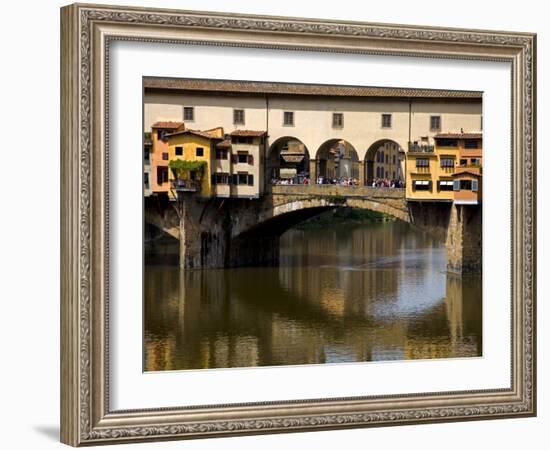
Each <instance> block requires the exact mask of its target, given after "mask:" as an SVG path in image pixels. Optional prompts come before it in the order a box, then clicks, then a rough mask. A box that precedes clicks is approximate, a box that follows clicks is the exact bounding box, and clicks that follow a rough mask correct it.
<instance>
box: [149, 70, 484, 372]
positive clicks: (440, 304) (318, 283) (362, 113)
mask: <svg viewBox="0 0 550 450" xmlns="http://www.w3.org/2000/svg"><path fill="white" fill-rule="evenodd" d="M482 129H483V92H479V91H463V90H452V89H449V90H443V89H425V88H409V87H399V86H393V87H379V86H378V87H373V86H354V85H326V84H305V83H281V82H265V81H261V82H260V81H247V80H221V79H192V78H165V77H152V76H144V77H143V220H144V223H143V263H144V265H143V327H144V329H143V336H144V342H143V370H144V371H146V372H149V371H150V372H153V371H169V370H197V369H224V368H244V367H256V366H284V365H303V364H335V363H363V362H370V361H377V362H379V361H395V360H421V359H440V358H473V357H482V356H483V327H482V323H483V320H482V319H483V318H482V310H483V308H482V304H483V295H482V281H481V280H482V257H481V256H482V215H483V213H482V208H483V194H482V178H483V132H482Z"/></svg>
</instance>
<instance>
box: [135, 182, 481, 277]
mask: <svg viewBox="0 0 550 450" xmlns="http://www.w3.org/2000/svg"><path fill="white" fill-rule="evenodd" d="M344 194H345V195H344ZM186 201H187V208H186V217H185V224H186V228H185V246H184V248H185V250H182V251H183V252H184V253H185V256H184V258H185V261H184V266H185V267H186V268H189V269H192V268H207V267H208V268H223V267H235V266H242V265H275V264H277V263H278V257H279V255H278V249H279V236H280V235H281V234H282V233H283V232H284V231H286V230H287V229H288V228H290V227H292V226H293V225H295V224H297V223H299V222H301V221H303V220H305V219H307V218H309V217H313V216H314V215H316V214H319V213H320V212H323V211H327V210H330V209H331V208H338V207H343V206H346V207H354V208H363V209H370V210H373V211H378V212H382V213H385V214H390V215H392V216H394V217H397V218H398V219H400V220H403V221H406V222H409V223H411V224H413V225H414V226H416V227H418V228H419V229H421V230H422V231H424V232H427V233H429V234H430V235H432V236H433V237H434V238H436V239H438V240H440V241H441V242H444V243H445V246H446V249H447V260H448V269H449V270H450V271H453V272H476V271H480V270H481V215H482V214H481V206H464V205H460V206H456V205H454V204H452V203H436V202H408V203H407V202H406V201H405V198H404V192H403V189H388V188H369V187H357V188H355V187H345V186H334V185H327V186H316V185H313V186H307V185H306V186H303V185H291V186H273V190H272V194H271V195H265V196H263V197H262V198H261V199H231V198H230V199H219V198H212V199H210V200H200V199H197V198H194V197H190V198H189V199H187V200H186ZM145 214H146V221H147V222H148V223H151V224H153V225H155V226H158V227H159V228H161V229H163V230H164V231H165V232H166V233H168V234H170V235H172V236H174V237H176V238H179V229H178V224H179V218H178V215H177V214H176V209H175V208H174V203H165V204H164V205H163V206H162V207H159V205H158V204H153V203H152V202H149V206H148V204H147V203H146V210H145Z"/></svg>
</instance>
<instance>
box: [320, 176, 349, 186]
mask: <svg viewBox="0 0 550 450" xmlns="http://www.w3.org/2000/svg"><path fill="white" fill-rule="evenodd" d="M317 184H338V185H340V186H359V180H357V178H347V177H340V178H330V177H321V176H320V177H317Z"/></svg>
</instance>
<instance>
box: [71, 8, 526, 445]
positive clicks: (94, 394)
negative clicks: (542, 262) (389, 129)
mask: <svg viewBox="0 0 550 450" xmlns="http://www.w3.org/2000/svg"><path fill="white" fill-rule="evenodd" d="M101 24H107V25H113V24H115V25H117V26H122V29H128V30H129V29H131V27H134V26H139V27H141V28H143V27H149V28H151V29H153V28H155V27H160V28H162V27H164V28H165V27H170V28H175V29H178V28H179V29H182V30H186V31H187V30H193V29H197V30H201V32H203V34H204V33H206V34H207V33H208V32H209V31H211V32H212V31H213V30H223V32H224V34H223V36H222V39H221V40H220V39H213V40H212V41H209V40H208V39H205V38H204V37H202V38H200V39H199V40H196V41H195V40H193V39H189V38H188V39H168V38H159V37H154V36H149V35H147V34H146V33H145V34H144V33H143V32H142V31H139V32H137V33H129V34H128V35H124V34H120V33H117V35H116V36H110V35H109V34H108V33H105V36H104V41H94V39H95V38H97V34H100V33H99V32H98V31H97V30H95V28H94V27H97V26H98V25H101ZM231 31H235V32H236V33H237V34H236V35H235V38H232V37H231V33H230V32H231ZM243 32H251V33H252V32H254V33H256V34H261V33H268V34H269V36H278V35H279V36H281V38H282V37H283V36H285V35H286V36H300V35H303V36H307V37H308V41H309V42H315V38H316V37H322V38H323V40H322V42H323V45H316V44H315V43H313V44H298V45H290V44H284V43H282V44H275V43H273V42H272V43H266V42H264V41H261V40H258V41H257V42H255V41H254V39H253V35H252V34H251V37H250V40H245V39H242V33H243ZM212 36H213V37H214V34H212ZM327 37H330V38H331V39H335V45H334V46H332V47H331V46H330V45H328V46H327V45H326V38H327ZM112 39H132V40H138V41H145V42H152V41H158V42H179V43H182V42H187V43H197V42H200V43H201V44H203V45H204V44H211V45H229V46H239V47H259V48H284V49H294V50H315V51H332V52H358V53H370V54H372V53H378V54H385V55H401V54H404V55H408V56H411V55H412V56H418V57H444V58H461V59H473V60H476V59H478V60H479V59H481V60H499V61H510V62H511V63H512V66H513V69H512V72H513V86H512V92H513V98H515V101H516V102H517V103H515V104H514V105H513V108H512V109H513V118H512V142H513V145H512V147H513V148H512V151H513V172H514V173H513V178H512V179H513V180H514V183H513V184H514V186H513V188H512V190H513V199H515V200H513V203H514V201H515V202H516V203H514V207H515V208H514V213H513V220H512V226H513V230H514V231H513V248H515V249H516V250H518V249H519V250H520V254H518V252H517V251H516V254H515V255H513V261H514V266H513V267H512V272H513V273H512V274H513V277H512V278H513V280H515V281H516V283H515V285H513V286H512V288H513V290H512V292H513V297H514V300H513V302H512V304H513V320H514V324H513V336H514V339H513V340H514V342H513V346H512V348H513V352H512V353H513V356H512V375H513V376H512V378H513V380H514V381H513V383H512V384H513V387H512V389H510V390H509V391H508V390H493V391H477V392H473V391H471V392H467V393H426V394H423V395H419V394H414V395H413V394H411V395H405V396H386V397H383V398H381V397H372V398H364V397H363V398H359V397H353V398H351V399H332V400H327V399H324V400H323V399H319V400H311V401H305V402H304V401H290V402H273V403H257V404H253V405H237V406H242V407H243V408H245V409H246V407H249V409H250V410H252V409H253V408H254V406H257V407H258V408H259V409H260V413H261V412H262V411H263V410H265V411H266V415H262V414H260V415H259V416H258V414H252V415H250V416H249V417H248V418H247V417H246V414H247V413H246V412H245V417H241V416H238V417H237V416H235V417H229V418H226V416H224V415H223V414H221V415H220V417H219V418H215V417H213V418H212V419H210V420H193V417H194V416H193V417H191V418H190V419H188V418H186V416H184V414H185V411H186V410H189V411H191V412H193V408H178V409H175V410H152V411H138V412H111V411H109V408H108V365H107V357H106V354H107V353H108V348H105V347H108V340H107V333H106V332H105V327H106V324H107V322H108V302H106V300H105V299H106V298H107V295H106V292H107V289H106V286H108V270H105V267H102V268H97V267H95V266H94V265H97V264H101V260H98V259H96V256H97V255H100V256H101V257H102V258H103V263H104V264H106V261H107V260H106V256H105V255H106V254H107V253H108V242H107V240H106V238H105V239H104V240H103V241H102V242H101V236H102V234H101V230H102V228H101V227H102V226H108V223H107V221H108V215H107V216H106V215H105V211H104V210H103V214H99V215H98V214H97V211H98V210H97V209H96V208H97V204H98V203H99V207H100V208H108V196H105V198H103V200H102V201H99V200H98V198H97V196H98V192H97V190H98V183H99V182H100V181H101V180H103V182H104V183H108V179H107V178H106V174H103V178H101V177H99V175H98V173H97V172H98V170H99V171H100V170H101V165H97V163H94V161H93V159H94V156H93V152H94V151H96V149H97V146H96V144H97V143H94V132H95V131H94V130H95V127H98V122H97V120H96V118H97V117H100V118H101V119H102V120H104V123H105V128H106V132H108V120H107V119H108V116H106V114H107V113H108V112H105V116H96V115H94V114H98V111H95V110H94V108H96V106H95V103H94V94H95V95H98V94H97V92H95V91H96V90H97V89H98V87H99V84H98V81H97V80H96V74H97V71H96V70H97V67H94V63H95V64H97V58H96V57H95V56H94V51H98V50H100V54H101V55H102V56H103V57H104V58H105V59H104V61H105V62H106V63H107V62H108V55H109V53H108V49H109V42H110V41H111V40H112ZM336 39H340V41H338V42H337V41H336ZM342 39H348V40H349V39H367V40H368V43H367V45H366V46H364V47H361V46H358V47H357V48H354V47H353V46H351V45H348V46H347V47H346V45H347V44H346V45H343V43H349V42H351V41H345V40H344V41H342ZM97 42H102V43H103V45H104V48H103V49H98V48H97ZM319 42H321V41H319ZM379 42H387V43H389V44H391V45H389V46H386V47H384V46H382V45H380V44H378V43H379ZM401 46H403V48H404V49H403V50H401ZM94 47H95V48H94ZM101 50H102V51H101ZM535 56H536V37H535V35H533V34H527V33H508V32H491V31H482V30H458V29H456V30H455V29H440V28H427V27H423V28H421V27H412V26H401V25H381V24H368V23H358V22H352V23H337V22H330V21H320V20H312V19H294V18H278V17H260V16H246V15H234V14H214V13H198V12H189V11H170V10H144V9H139V8H127V7H124V8H122V7H110V6H92V5H71V6H68V7H65V8H63V9H62V80H61V85H62V96H63V98H62V203H65V204H66V206H65V207H64V209H63V210H62V240H64V241H65V243H64V244H62V274H63V275H62V276H63V277H66V278H67V279H65V280H62V341H61V345H62V420H61V421H62V424H61V425H62V441H63V442H65V443H68V444H71V445H75V446H78V445H85V444H103V443H116V442H127V441H136V440H144V439H160V438H172V439H175V438H191V437H204V436H228V435H235V434H253V433H266V432H281V431H286V432H290V431H306V430H309V431H310V430H322V429H328V428H342V427H360V426H373V425H387V424H410V423H425V422H439V421H448V420H468V419H470V420H471V419H481V418H499V417H519V416H532V415H534V414H535V411H536V397H535V378H536V370H535V369H536V367H535V355H536V353H535V276H536V272H535V259H536V258H535V225H536V212H535V195H536V192H535V179H536V176H535V85H536V74H535V67H536V61H535ZM94 58H96V59H94ZM104 86H108V83H104ZM105 90H106V88H105ZM104 95H107V93H106V92H105V93H104ZM513 102H514V100H513ZM63 118H64V119H65V120H63ZM103 169H104V168H103ZM517 207H519V210H516V209H517ZM98 227H99V228H98ZM98 230H99V232H98ZM98 235H99V236H98ZM101 245H103V246H104V247H102V248H101V249H102V251H103V252H104V253H102V251H99V252H98V250H97V249H98V246H99V247H101ZM101 249H100V250H101ZM94 270H99V271H100V274H101V277H102V281H101V282H100V283H99V284H97V283H98V282H97V279H96V278H95V277H96V275H94V273H95V272H94ZM518 271H519V273H518ZM514 275H515V276H514ZM518 281H519V282H520V284H519V285H518ZM96 286H97V287H101V289H100V290H103V295H101V294H98V290H97V289H96ZM101 301H104V302H105V304H98V303H96V302H101ZM98 322H100V323H98ZM102 327H103V330H104V331H103V332H101V331H99V332H98V331H97V330H101V329H102ZM98 355H99V356H98ZM98 359H100V361H98ZM458 398H460V400H461V401H457V399H458ZM464 398H467V399H468V398H469V400H467V401H466V402H465V401H464V400H463V399H464ZM409 399H410V400H415V401H418V400H425V405H421V402H420V403H419V405H420V406H415V407H408V406H407V403H406V401H407V400H409ZM357 400H364V401H365V402H366V403H365V405H364V407H363V409H364V411H360V412H358V413H340V412H338V408H339V406H341V404H342V402H345V401H351V402H353V401H357ZM384 401H385V402H391V401H394V402H395V406H391V404H390V403H384V404H383V405H382V406H377V405H378V403H376V402H379V403H380V402H382V403H383V402H384ZM331 402H333V403H334V408H333V411H334V412H331V408H330V405H328V406H327V403H331ZM368 402H375V403H374V404H373V406H372V407H369V406H368ZM317 403H319V406H320V407H319V408H315V406H316V404H317ZM284 405H288V406H289V405H292V406H293V408H294V409H295V408H296V405H300V406H302V407H303V408H304V409H303V413H301V414H299V415H296V414H292V415H286V414H285V413H284V412H283V414H281V412H280V411H281V406H282V407H284ZM233 406H234V405H233ZM275 406H276V407H278V408H279V409H278V410H276V409H274V408H273V409H270V407H275ZM208 408H210V409H211V411H212V412H213V413H214V414H215V413H216V410H218V412H219V411H222V410H223V409H224V406H223V405H213V406H212V407H208ZM208 408H207V409H208ZM262 408H263V409H262ZM361 408H362V407H361V406H359V407H358V409H359V410H361ZM222 412H223V411H222ZM144 414H149V415H150V419H148V420H147V421H146V423H145V424H144V421H143V417H144ZM137 416H139V417H140V420H139V421H138V420H136V417H137Z"/></svg>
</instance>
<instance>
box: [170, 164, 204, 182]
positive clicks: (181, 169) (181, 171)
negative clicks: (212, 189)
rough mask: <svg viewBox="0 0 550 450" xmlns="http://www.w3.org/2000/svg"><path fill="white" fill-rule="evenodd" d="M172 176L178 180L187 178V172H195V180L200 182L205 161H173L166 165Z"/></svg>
mask: <svg viewBox="0 0 550 450" xmlns="http://www.w3.org/2000/svg"><path fill="white" fill-rule="evenodd" d="M168 167H170V169H172V172H173V173H174V176H175V177H176V178H177V179H179V180H185V179H187V178H188V177H189V172H193V171H194V172H195V177H196V179H198V180H200V179H201V178H202V175H203V174H204V169H205V168H206V161H186V160H184V159H173V160H171V161H170V162H169V163H168Z"/></svg>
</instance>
